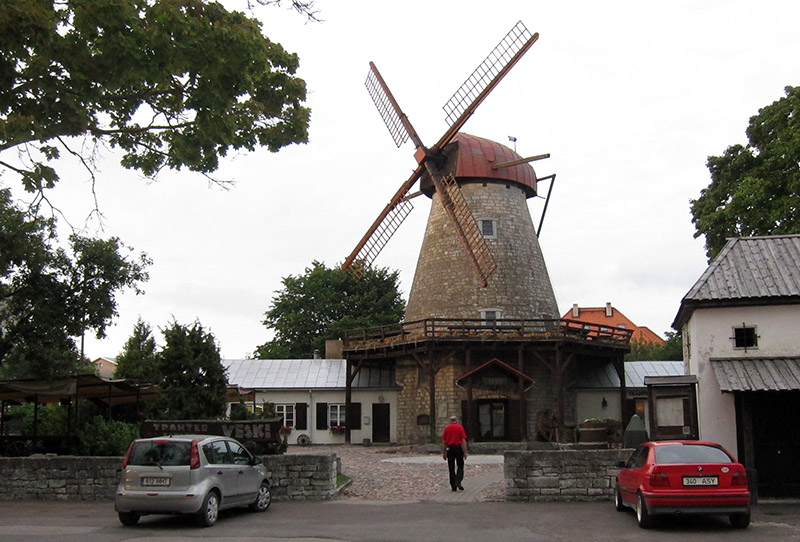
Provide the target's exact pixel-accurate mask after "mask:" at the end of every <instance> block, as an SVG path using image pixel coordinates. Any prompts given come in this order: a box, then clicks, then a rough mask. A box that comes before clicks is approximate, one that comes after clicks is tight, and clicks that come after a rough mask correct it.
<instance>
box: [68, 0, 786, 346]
mask: <svg viewBox="0 0 800 542" xmlns="http://www.w3.org/2000/svg"><path fill="white" fill-rule="evenodd" d="M225 3H226V5H228V6H229V7H239V8H241V7H243V6H244V5H245V1H244V0H229V1H227V2H225ZM317 7H318V8H319V9H320V17H321V18H323V19H324V22H323V23H307V22H306V20H305V19H304V18H303V17H302V16H300V15H297V14H295V13H294V12H292V11H289V10H286V9H281V8H263V7H259V8H258V9H257V11H256V12H255V14H256V15H257V16H258V18H259V19H260V20H261V21H262V22H263V31H264V33H265V35H267V36H268V37H269V38H270V39H272V40H273V41H277V42H279V43H281V44H282V45H283V46H284V47H285V48H286V49H287V50H289V51H292V52H296V53H297V54H298V55H299V57H300V63H301V64H300V70H299V73H298V75H299V76H300V77H302V78H303V79H304V80H305V81H306V83H307V85H308V91H309V95H308V101H307V104H308V106H309V107H311V109H312V117H311V128H310V141H309V143H308V144H306V145H300V146H293V147H290V148H287V149H284V150H281V151H280V152H279V153H277V154H272V153H270V152H268V151H266V150H260V151H257V152H254V153H252V154H242V155H238V156H234V157H229V158H228V159H226V160H224V161H223V166H222V168H221V169H220V171H219V173H218V176H219V177H220V178H222V179H226V180H233V181H235V182H236V186H235V188H233V189H231V190H229V191H223V190H221V189H219V188H217V187H213V186H211V187H209V185H208V183H207V182H206V180H205V179H204V178H202V177H200V176H197V175H193V174H191V173H187V172H183V173H167V174H164V175H162V176H161V177H160V178H159V180H158V181H157V182H155V183H148V182H147V181H146V180H144V179H142V178H140V177H139V176H137V175H136V174H134V173H131V172H128V171H126V170H124V169H122V168H121V167H120V166H119V165H118V163H117V162H116V161H115V158H114V156H113V155H112V154H109V155H107V156H106V158H107V159H105V160H103V161H102V162H101V173H100V182H99V183H98V186H97V187H96V192H97V197H98V201H99V205H100V207H101V209H102V211H103V212H104V215H105V219H104V230H103V231H102V232H99V233H98V232H97V231H96V230H93V231H90V233H93V234H96V235H102V236H109V235H115V236H118V237H120V238H121V239H122V240H123V242H125V243H126V244H128V245H130V246H132V247H134V248H135V249H136V250H137V251H144V252H147V253H148V254H149V255H150V256H151V257H152V258H153V260H154V262H155V263H154V265H153V266H152V268H151V269H150V281H149V282H148V283H147V284H145V285H144V288H145V290H146V294H145V295H140V296H136V295H133V294H132V293H126V294H124V295H122V296H121V297H119V307H118V308H119V313H120V316H119V318H118V319H117V320H116V322H115V325H114V326H112V327H111V328H110V329H109V330H108V337H107V339H105V340H103V341H96V340H94V339H90V340H87V342H86V354H87V355H88V356H89V357H91V358H95V357H98V356H106V357H113V356H116V355H117V354H118V353H119V352H120V350H121V348H122V345H123V344H124V342H125V340H126V339H127V338H128V337H129V336H130V334H131V331H132V328H133V325H134V323H135V321H136V319H137V318H138V317H141V318H142V319H144V320H145V321H146V322H148V323H149V324H150V325H151V326H152V327H153V328H154V329H155V330H156V339H157V340H158V341H159V343H161V341H162V336H161V333H160V332H159V331H158V329H159V328H162V327H164V326H166V325H167V324H168V323H169V322H170V321H172V320H173V319H175V320H176V321H178V322H179V323H182V324H191V323H192V322H194V321H195V320H199V321H200V323H201V324H202V325H203V326H204V327H205V328H206V329H208V330H209V331H210V332H211V333H213V334H214V336H215V337H216V339H217V342H218V344H219V346H220V349H221V352H222V356H223V357H224V358H241V357H246V356H247V355H249V354H250V353H252V351H253V350H254V349H255V347H256V346H257V345H259V344H262V343H263V342H265V341H266V340H267V339H268V338H269V334H268V332H267V330H266V328H264V326H263V325H262V323H261V321H262V319H263V314H264V312H265V311H266V310H267V309H268V308H269V305H270V301H271V299H272V297H273V295H274V293H275V291H276V290H278V289H280V287H281V279H282V278H283V277H285V276H287V275H298V274H302V273H303V272H304V269H305V268H306V267H307V266H309V265H310V263H311V262H312V261H313V260H320V261H323V262H325V263H326V264H327V265H328V266H334V265H336V264H338V263H341V261H343V259H344V258H345V257H346V256H347V255H348V254H349V253H350V251H351V250H352V248H353V246H354V245H355V243H356V242H357V241H358V240H359V238H360V237H361V235H362V234H363V232H364V231H365V230H366V228H367V227H368V226H369V224H370V223H371V222H372V221H373V219H374V218H375V216H376V215H377V214H378V212H379V211H380V209H381V208H382V207H383V205H385V203H386V202H387V201H388V199H389V198H390V197H391V195H392V194H393V193H394V192H395V190H396V189H397V188H398V187H399V185H400V184H401V182H402V181H404V180H405V179H406V178H407V176H408V174H409V173H410V171H411V170H412V169H413V168H414V166H415V162H414V159H413V157H412V153H413V148H412V146H411V144H410V143H409V144H407V145H406V146H404V147H402V148H400V149H397V148H396V147H395V146H394V143H393V142H392V140H391V138H390V136H389V134H388V132H387V130H386V128H385V127H384V125H383V122H382V121H381V119H380V117H379V115H378V113H377V111H376V110H375V107H374V105H373V104H372V101H371V99H370V98H369V96H368V94H367V92H366V90H365V88H364V84H363V83H364V79H365V78H366V75H367V71H368V63H369V61H370V60H372V61H374V62H375V63H376V64H377V66H378V68H379V69H380V71H381V73H382V75H383V76H384V78H385V79H386V81H387V83H388V85H389V87H390V88H391V89H392V91H393V93H394V95H395V97H396V98H397V100H398V101H399V103H400V105H401V107H402V108H403V110H404V111H405V112H406V114H407V115H408V116H409V117H410V119H411V122H412V123H413V124H414V126H415V128H416V129H417V131H418V132H419V134H420V136H421V137H422V140H423V142H425V143H426V144H428V145H432V144H433V143H434V142H435V141H436V140H438V139H439V137H440V136H441V134H442V133H443V132H444V131H445V129H446V128H447V126H446V124H445V121H444V113H443V111H442V109H441V106H442V105H443V104H444V103H445V101H446V100H447V99H448V98H449V97H450V95H451V94H452V93H453V92H454V91H455V90H456V89H457V88H458V87H459V86H460V85H461V84H462V82H463V81H464V80H465V78H466V77H467V76H468V75H469V74H470V73H471V72H472V70H473V69H474V68H475V67H477V65H478V64H479V63H480V62H481V61H482V60H483V59H484V58H485V57H486V55H487V54H488V53H489V52H490V51H491V50H492V49H493V48H494V46H495V45H496V44H497V43H498V42H499V41H500V39H501V38H502V37H503V36H504V35H505V34H506V32H507V31H508V30H509V29H510V28H511V27H512V26H513V25H514V24H515V23H516V22H517V21H518V20H522V21H523V23H524V24H525V25H526V26H527V27H528V29H529V30H530V31H531V32H538V33H539V34H540V38H539V41H538V42H537V43H536V44H535V45H534V46H533V48H532V49H531V50H530V51H529V52H528V53H527V55H525V57H524V58H523V59H522V60H521V61H520V62H519V64H517V66H516V67H515V68H514V69H513V70H512V72H511V73H510V75H509V76H508V77H506V79H505V80H503V82H502V83H501V84H500V86H499V87H498V88H497V89H496V90H495V91H494V92H493V93H492V94H491V95H490V96H489V98H488V99H487V100H486V101H485V102H484V104H483V105H482V106H481V107H480V108H479V109H478V112H477V113H476V114H475V115H474V116H473V118H472V119H470V120H469V121H468V122H467V124H466V125H465V126H464V128H463V129H462V131H464V132H467V133H471V134H474V135H478V136H482V137H486V138H490V139H493V140H495V141H498V142H501V143H504V144H507V145H509V146H512V147H513V143H511V142H510V141H509V136H513V137H515V138H516V139H517V141H516V146H517V151H518V152H519V154H521V155H523V156H531V155H535V154H541V153H550V154H551V158H550V159H548V160H544V161H541V162H536V163H534V167H535V168H536V172H537V174H538V175H539V176H540V177H543V176H546V175H549V174H551V173H556V174H557V180H556V183H555V186H554V189H553V197H552V200H551V202H550V205H549V208H548V211H547V217H546V219H545V222H544V227H543V228H542V231H541V236H540V243H541V246H542V250H543V252H544V256H545V260H546V262H547V265H548V269H549V272H550V277H551V280H552V282H553V288H554V290H555V294H556V298H557V300H558V304H559V309H560V311H561V313H562V314H563V313H564V312H566V311H567V310H569V308H570V307H571V306H572V304H573V303H577V304H579V305H580V306H582V307H596V306H603V305H605V303H606V302H610V303H612V304H613V305H614V306H615V307H616V308H617V309H619V310H620V311H622V312H623V313H624V314H625V315H627V316H628V317H629V318H630V319H631V320H633V321H634V322H635V323H636V324H638V325H642V326H648V327H650V328H651V329H652V330H653V331H655V332H656V333H658V334H660V335H662V336H663V335H664V332H665V331H667V330H670V325H671V323H672V320H673V318H674V316H675V314H676V312H677V310H678V307H679V305H680V301H681V298H682V297H683V295H684V294H685V293H686V292H687V291H688V290H689V288H690V287H691V286H692V284H693V283H694V282H695V281H696V280H697V278H699V276H700V274H701V273H702V272H703V270H704V269H705V268H706V266H707V262H706V258H705V250H704V247H703V240H702V239H694V238H693V233H694V226H693V224H692V223H691V215H690V212H689V200H690V199H692V198H696V197H698V196H699V194H700V190H701V189H703V188H704V187H706V186H707V185H708V184H709V182H710V178H709V174H708V170H707V168H706V166H705V163H706V159H707V157H708V156H709V155H719V154H722V153H723V152H724V151H725V149H726V148H727V147H728V146H730V145H733V144H736V143H746V137H745V128H746V127H747V124H748V120H749V118H750V117H751V116H752V115H754V114H756V113H757V112H758V109H759V108H761V107H763V106H766V105H768V104H770V103H772V102H773V101H775V100H777V99H779V98H781V97H782V96H783V95H784V92H783V88H784V87H785V86H787V85H798V84H800V63H798V62H797V55H798V53H799V52H800V32H799V31H798V29H797V21H798V20H800V2H796V1H770V0H767V1H764V2H753V1H732V0H716V1H703V2H698V1H696V0H691V1H670V2H642V1H610V2H597V1H594V0H591V1H574V2H569V1H564V2H552V1H550V2H542V1H525V2H523V1H520V0H516V1H506V0H494V1H492V2H485V1H473V0H460V1H452V2H450V1H448V2H439V1H431V0H422V1H421V0H407V1H404V2H391V3H389V2H374V1H366V0H351V1H347V2H341V1H338V2H337V1H332V0H317ZM66 177H67V175H63V174H62V179H63V180H62V181H61V183H60V185H59V187H58V188H57V189H56V190H55V194H53V198H60V199H57V201H59V202H61V204H62V206H63V208H64V209H65V211H66V212H67V213H68V215H69V217H70V219H71V221H72V222H73V223H75V224H80V223H81V222H82V219H83V218H84V216H85V213H86V212H88V211H87V209H86V208H85V207H86V206H87V205H88V204H89V203H91V202H90V198H91V193H90V191H89V185H88V183H87V182H86V178H85V175H84V174H81V173H80V172H79V171H78V170H75V172H74V173H73V174H71V175H70V176H69V178H66ZM546 190H547V184H545V183H543V185H542V186H540V193H542V194H545V193H546ZM542 203H543V200H541V199H536V200H530V208H531V213H532V215H533V220H534V224H536V225H538V223H539V217H540V215H541V211H542ZM415 207H416V210H415V211H414V213H413V214H412V215H411V217H410V218H409V219H408V220H407V221H406V223H405V224H404V226H403V227H402V228H401V230H400V231H399V233H398V234H397V235H396V236H395V238H394V239H393V240H392V241H391V243H390V244H389V245H388V246H387V248H386V249H385V250H384V252H383V253H382V254H381V256H380V257H379V259H378V261H377V264H378V265H380V266H381V267H389V268H391V269H398V270H399V271H400V276H401V288H402V290H403V294H404V296H405V297H406V298H407V294H408V289H409V288H410V286H411V281H412V279H413V273H414V268H415V265H416V259H417V255H418V251H419V247H420V245H421V242H422V235H423V232H424V228H425V222H426V219H427V214H428V210H429V208H430V201H429V200H428V199H427V198H417V199H416V200H415Z"/></svg>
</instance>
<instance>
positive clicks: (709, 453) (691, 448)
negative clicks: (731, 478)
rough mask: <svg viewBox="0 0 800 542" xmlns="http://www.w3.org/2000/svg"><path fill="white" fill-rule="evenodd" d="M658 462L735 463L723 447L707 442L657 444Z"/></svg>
mask: <svg viewBox="0 0 800 542" xmlns="http://www.w3.org/2000/svg"><path fill="white" fill-rule="evenodd" d="M655 451H656V463H659V464H662V465H663V464H665V463H672V464H675V463H733V460H732V459H731V458H730V457H729V456H728V454H726V453H725V451H724V450H722V449H721V448H717V447H716V446H708V445H706V444H668V445H665V446H656V447H655Z"/></svg>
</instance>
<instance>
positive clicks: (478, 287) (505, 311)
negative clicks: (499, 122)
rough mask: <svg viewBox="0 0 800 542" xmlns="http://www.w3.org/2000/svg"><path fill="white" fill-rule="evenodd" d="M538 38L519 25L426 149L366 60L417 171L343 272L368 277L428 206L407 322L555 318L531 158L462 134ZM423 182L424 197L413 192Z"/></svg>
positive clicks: (374, 90)
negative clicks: (421, 202)
mask: <svg viewBox="0 0 800 542" xmlns="http://www.w3.org/2000/svg"><path fill="white" fill-rule="evenodd" d="M537 39H538V34H530V32H528V30H527V28H525V26H524V25H523V24H522V23H521V22H519V23H517V24H516V25H515V26H514V27H513V28H512V29H511V31H510V32H509V33H508V34H507V35H506V36H505V37H504V38H503V39H502V40H501V42H500V43H499V44H498V45H497V47H495V49H494V50H493V51H492V52H491V53H490V54H489V55H488V56H487V58H486V59H485V60H484V61H483V62H482V63H481V64H480V65H479V66H478V68H477V69H476V70H475V71H474V72H473V73H472V74H471V75H470V77H468V78H467V80H466V82H465V83H464V84H463V85H462V86H461V88H459V89H458V91H456V93H455V94H453V96H452V97H451V98H450V100H448V102H447V103H446V104H445V106H444V110H445V112H446V114H447V120H448V121H449V123H450V127H449V128H448V130H447V131H446V132H445V134H444V135H443V136H442V137H441V138H440V139H439V141H438V142H437V143H436V144H435V145H434V146H433V147H430V148H428V147H425V146H424V145H423V143H422V141H421V139H420V137H419V136H418V134H417V132H416V131H415V130H414V128H413V126H412V125H411V123H410V122H409V120H408V118H407V117H406V115H405V114H404V113H403V111H402V110H401V109H400V107H399V105H398V104H397V101H396V100H395V98H394V96H393V95H392V94H391V91H390V90H389V88H388V86H387V85H386V83H385V81H384V80H383V78H382V76H381V75H380V73H379V72H378V70H377V68H376V66H375V64H373V63H370V72H369V75H368V77H367V81H366V86H367V89H368V90H369V92H370V95H371V96H372V98H373V101H374V102H375V104H376V106H377V107H378V110H379V112H380V113H381V116H382V117H383V119H384V122H385V123H386V126H387V128H388V129H389V131H390V133H391V134H392V137H393V138H394V141H395V143H396V144H397V146H398V147H399V146H401V145H402V144H403V143H404V142H406V141H407V140H408V139H411V140H412V142H413V143H414V145H415V147H416V151H415V158H416V160H417V164H418V165H417V168H416V169H415V170H414V172H413V173H412V174H411V176H410V177H409V178H408V179H407V180H406V181H405V182H404V183H403V184H402V185H401V186H400V189H399V190H398V191H397V192H396V193H395V195H394V197H393V198H392V199H391V201H390V202H389V204H388V205H387V206H386V207H385V208H384V210H383V211H382V212H381V214H380V215H379V216H378V218H377V219H376V220H375V222H374V223H373V224H372V226H371V227H370V228H369V230H367V232H366V234H365V235H364V236H363V238H362V239H361V241H360V242H359V244H358V245H357V246H356V248H355V249H354V250H353V252H352V253H351V254H350V256H349V257H348V258H347V259H346V260H345V262H344V264H343V266H342V267H343V268H344V269H346V270H348V271H349V272H350V273H352V274H353V275H354V276H356V277H359V276H360V275H361V274H363V271H364V269H365V267H366V266H368V265H370V264H371V263H372V262H373V261H374V260H375V258H376V257H377V256H378V254H379V253H380V251H381V250H382V249H383V247H384V246H386V244H387V243H388V241H389V239H391V237H392V235H393V234H394V232H395V231H396V230H397V229H398V228H399V227H400V225H401V224H402V222H403V221H404V220H405V218H406V217H407V216H408V214H409V213H410V212H411V209H412V208H413V205H412V203H411V200H412V198H414V197H416V196H418V195H420V194H425V195H427V196H428V197H431V198H432V200H433V204H432V207H431V212H430V216H429V218H428V225H427V229H426V232H425V237H424V241H423V245H422V249H421V251H420V256H419V260H418V262H417V269H416V273H415V275H414V282H413V285H412V287H411V291H410V294H409V302H408V307H407V310H406V318H405V320H406V321H407V322H408V321H412V320H421V319H425V318H487V319H497V318H517V319H524V318H542V317H544V318H557V317H558V307H557V305H556V301H555V295H554V294H553V288H552V285H551V284H550V278H549V276H548V273H547V269H546V267H545V263H544V258H543V256H542V252H541V249H540V247H539V243H538V239H537V235H536V231H535V229H534V226H533V222H532V220H531V217H530V212H529V211H528V207H527V203H526V200H527V198H530V197H532V196H535V195H536V184H537V178H536V174H535V173H534V170H533V168H532V167H531V166H530V163H529V162H530V161H532V160H536V159H539V158H545V157H547V156H548V155H541V156H536V157H531V158H522V157H521V156H519V155H518V154H516V152H514V151H511V150H510V149H508V148H507V147H505V146H503V145H500V144H498V143H494V142H491V141H489V140H486V139H482V138H478V137H475V136H470V135H467V134H463V133H460V132H459V130H460V129H461V127H462V126H463V125H464V123H465V122H466V121H467V119H469V117H470V116H471V115H472V113H474V111H475V110H476V108H477V107H478V105H479V104H480V103H481V102H482V101H483V100H484V99H485V98H486V97H487V96H488V94H489V93H490V92H491V91H492V90H493V89H494V87H495V86H496V85H497V84H498V83H499V82H500V80H501V79H502V78H503V77H504V76H505V75H506V74H507V73H508V72H509V71H510V70H511V68H512V67H513V66H514V65H515V64H516V63H517V61H518V60H519V59H520V58H521V57H522V56H523V55H524V54H525V53H526V52H527V51H528V49H530V47H531V46H532V45H533V44H534V43H535V42H536V40H537ZM418 180H419V181H420V191H419V192H416V193H412V192H411V188H412V187H413V186H414V184H416V182H417V181H418Z"/></svg>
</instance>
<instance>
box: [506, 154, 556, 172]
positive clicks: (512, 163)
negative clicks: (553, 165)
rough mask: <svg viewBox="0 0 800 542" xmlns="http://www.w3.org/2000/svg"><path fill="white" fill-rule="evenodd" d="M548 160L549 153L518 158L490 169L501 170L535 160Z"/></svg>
mask: <svg viewBox="0 0 800 542" xmlns="http://www.w3.org/2000/svg"><path fill="white" fill-rule="evenodd" d="M545 158H550V153H549V152H548V153H547V154H537V155H536V156H529V157H527V158H520V159H519V160H512V161H511V162H501V163H499V164H492V169H494V170H497V169H503V168H507V167H511V166H518V165H520V164H527V163H528V162H535V161H536V160H544V159H545Z"/></svg>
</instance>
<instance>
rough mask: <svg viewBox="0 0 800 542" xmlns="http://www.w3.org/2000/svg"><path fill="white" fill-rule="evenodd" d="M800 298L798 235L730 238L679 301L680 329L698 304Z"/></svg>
mask: <svg viewBox="0 0 800 542" xmlns="http://www.w3.org/2000/svg"><path fill="white" fill-rule="evenodd" d="M786 298H800V235H772V236H767V237H737V238H734V239H729V240H728V242H727V244H726V245H725V247H724V248H723V249H722V250H721V251H720V253H719V254H718V255H717V257H716V258H715V259H714V261H713V262H711V264H710V265H709V266H708V268H707V269H706V270H705V272H704V273H703V274H702V275H701V276H700V278H699V279H698V280H697V282H696V283H695V284H694V286H692V288H691V289H690V290H689V292H688V293H687V294H686V295H685V296H684V298H683V300H682V301H681V308H680V310H679V311H678V315H677V316H676V317H675V322H674V323H673V327H674V328H675V329H679V328H680V326H682V325H683V324H684V323H685V322H686V321H687V320H688V319H689V316H691V312H692V310H693V308H694V307H696V306H698V305H713V306H722V305H729V304H738V303H742V302H749V303H752V302H754V301H759V302H775V301H777V300H781V301H785V300H786Z"/></svg>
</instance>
